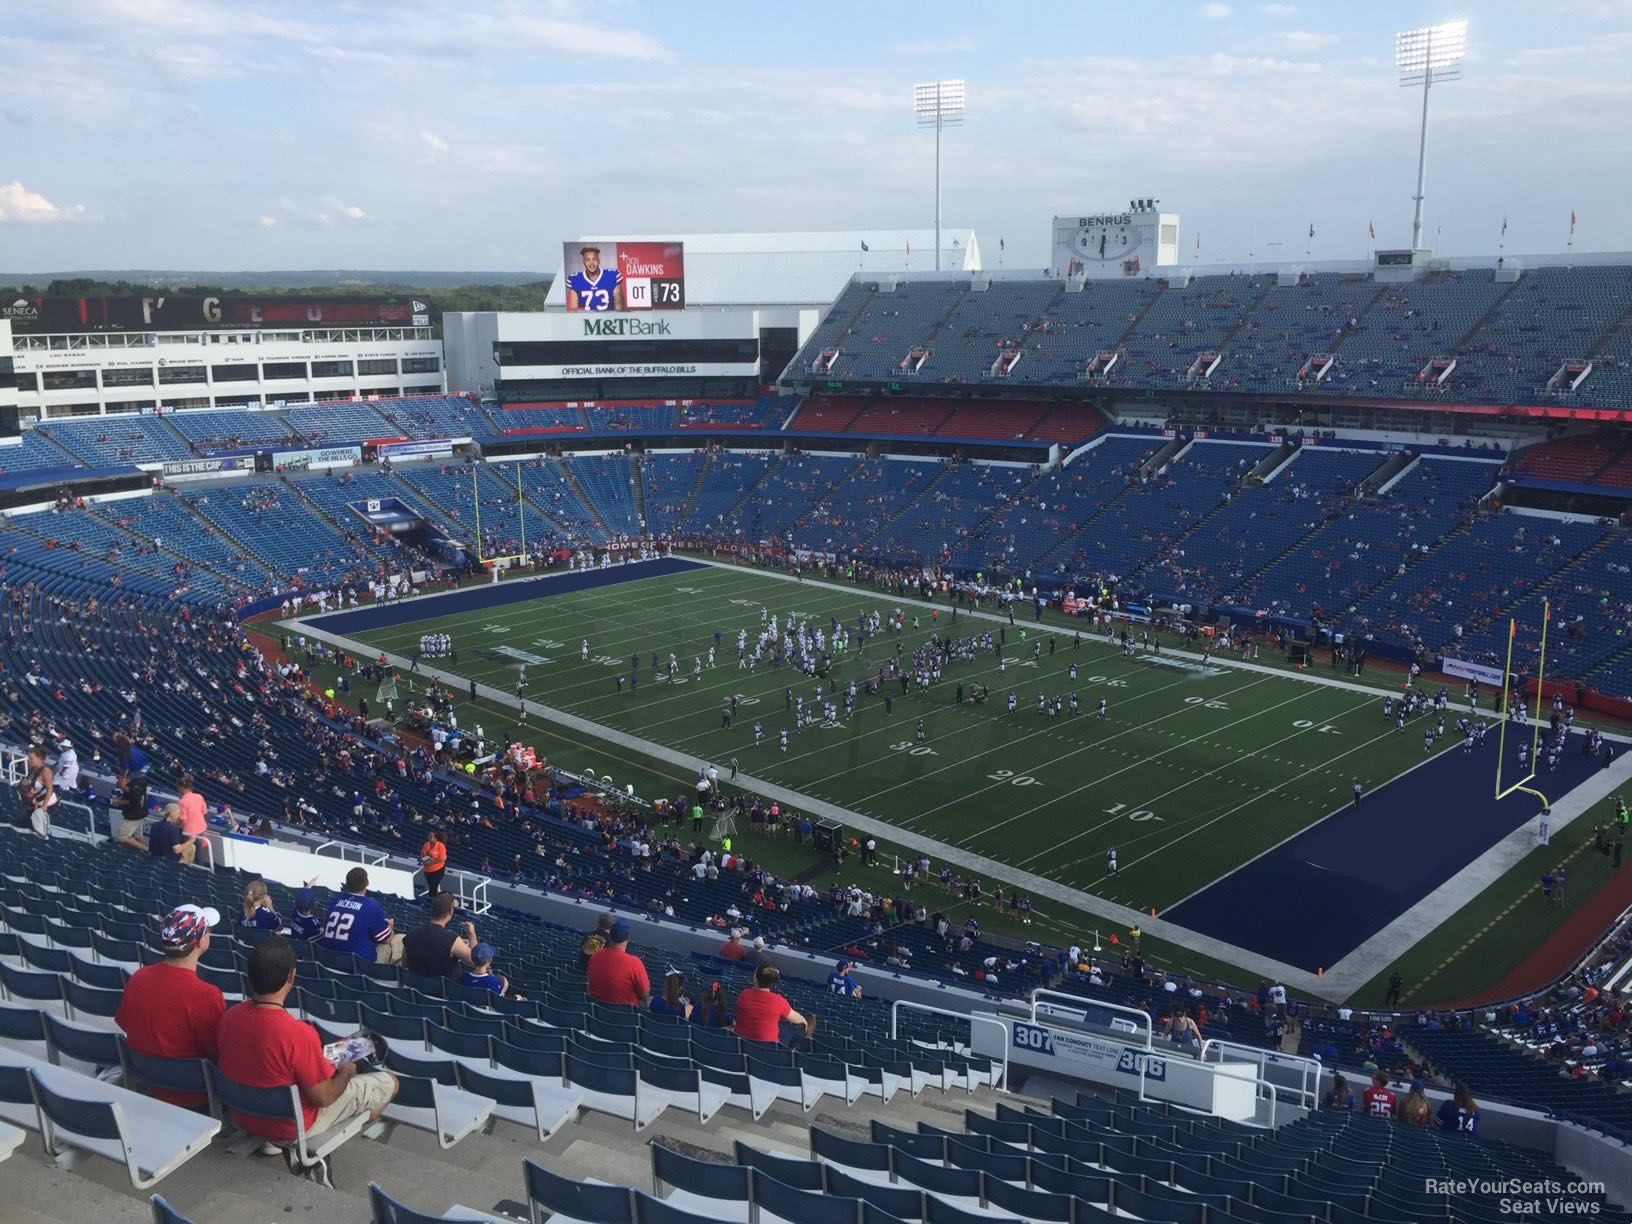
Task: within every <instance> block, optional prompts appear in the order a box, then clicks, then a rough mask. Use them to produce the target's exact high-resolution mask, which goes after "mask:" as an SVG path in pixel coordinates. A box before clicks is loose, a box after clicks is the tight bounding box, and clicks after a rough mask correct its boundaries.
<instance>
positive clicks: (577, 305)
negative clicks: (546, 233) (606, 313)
mask: <svg viewBox="0 0 1632 1224" xmlns="http://www.w3.org/2000/svg"><path fill="white" fill-rule="evenodd" d="M574 264H576V266H577V270H576V271H574V270H573V269H574ZM566 269H567V309H568V310H622V309H623V276H622V274H620V273H619V271H618V267H617V249H616V248H615V247H614V248H613V251H612V263H611V266H608V265H606V264H603V263H602V262H601V248H600V247H599V246H597V245H596V244H595V243H586V244H585V245H584V246H581V247H578V248H577V249H576V250H575V249H574V248H573V247H571V246H570V245H569V246H568V247H567V253H566Z"/></svg>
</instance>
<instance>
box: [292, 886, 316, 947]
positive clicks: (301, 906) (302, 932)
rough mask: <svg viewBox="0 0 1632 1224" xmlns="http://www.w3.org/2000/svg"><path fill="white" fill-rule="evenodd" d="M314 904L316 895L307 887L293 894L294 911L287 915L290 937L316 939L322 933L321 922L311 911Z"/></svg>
mask: <svg viewBox="0 0 1632 1224" xmlns="http://www.w3.org/2000/svg"><path fill="white" fill-rule="evenodd" d="M316 904H317V895H316V894H315V893H314V892H312V890H311V889H309V888H303V889H301V890H300V891H299V892H298V893H296V894H295V912H294V913H293V914H291V915H290V916H289V936H290V938H291V939H316V938H317V937H318V936H319V935H321V934H322V933H323V924H322V923H320V922H319V921H318V920H317V916H316V915H315V914H313V913H312V910H313V908H314V907H315V906H316Z"/></svg>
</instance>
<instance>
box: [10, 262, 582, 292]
mask: <svg viewBox="0 0 1632 1224" xmlns="http://www.w3.org/2000/svg"><path fill="white" fill-rule="evenodd" d="M554 276H555V274H554V273H553V272H416V271H411V270H408V271H401V270H399V271H390V270H375V269H366V268H312V269H306V270H297V271H293V272H180V271H173V270H169V269H159V268H104V269H91V270H87V271H70V272H0V285H33V286H35V287H37V288H39V289H44V288H45V286H46V285H48V284H50V283H51V282H52V281H55V280H93V281H108V282H117V281H126V282H129V283H132V284H140V285H152V286H153V287H154V288H156V289H176V288H179V287H181V286H183V285H218V286H220V287H221V288H223V289H236V290H248V289H282V290H291V289H336V290H349V291H350V292H353V293H361V292H363V291H364V290H365V289H379V288H389V289H452V288H456V287H457V286H459V285H530V284H538V283H540V282H542V283H544V284H548V283H549V282H550V281H551V280H553V279H554Z"/></svg>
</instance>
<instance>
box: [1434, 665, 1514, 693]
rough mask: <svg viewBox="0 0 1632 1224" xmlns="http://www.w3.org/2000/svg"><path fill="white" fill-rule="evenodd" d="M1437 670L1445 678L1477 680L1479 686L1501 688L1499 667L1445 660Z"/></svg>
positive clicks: (1500, 670) (1501, 677) (1501, 678)
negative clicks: (1485, 685) (1442, 673)
mask: <svg viewBox="0 0 1632 1224" xmlns="http://www.w3.org/2000/svg"><path fill="white" fill-rule="evenodd" d="M1439 670H1440V671H1442V672H1444V673H1445V674H1446V675H1447V676H1455V677H1456V678H1457V679H1458V680H1477V681H1478V682H1479V683H1480V684H1488V685H1490V686H1491V687H1492V688H1501V687H1502V680H1503V676H1502V669H1501V668H1499V667H1487V666H1486V665H1485V664H1483V663H1469V662H1467V661H1466V660H1465V659H1451V658H1447V659H1445V660H1444V661H1442V662H1441V663H1440V667H1439Z"/></svg>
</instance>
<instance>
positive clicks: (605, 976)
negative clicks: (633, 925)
mask: <svg viewBox="0 0 1632 1224" xmlns="http://www.w3.org/2000/svg"><path fill="white" fill-rule="evenodd" d="M587 973H588V979H589V980H588V990H589V997H590V998H592V999H594V1000H595V1001H596V1002H597V1003H621V1004H623V1005H624V1006H626V1007H644V1006H645V1004H646V1001H647V1000H648V999H650V998H651V997H652V983H651V981H650V979H648V978H647V976H646V966H645V965H643V964H641V963H640V957H638V956H631V955H630V954H629V924H628V923H627V922H625V921H624V920H623V919H622V918H619V919H618V920H617V921H616V922H614V923H613V924H612V929H611V930H610V931H608V932H607V933H606V947H604V948H602V949H601V950H600V951H599V952H597V953H595V955H594V956H592V957H590V958H589V969H588V970H587Z"/></svg>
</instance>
